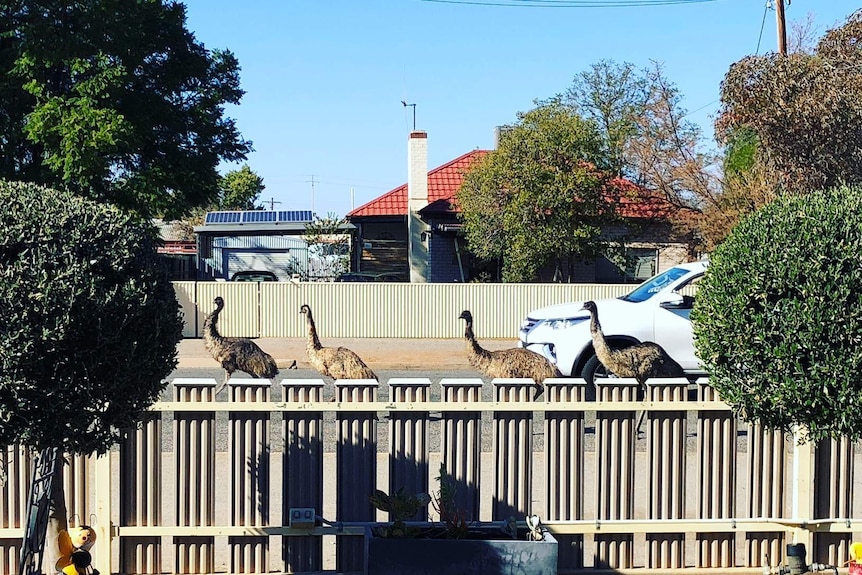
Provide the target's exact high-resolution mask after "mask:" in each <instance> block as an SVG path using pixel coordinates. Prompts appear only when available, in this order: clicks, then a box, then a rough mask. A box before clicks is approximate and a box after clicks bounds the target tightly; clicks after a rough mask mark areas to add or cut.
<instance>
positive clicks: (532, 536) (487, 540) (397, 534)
mask: <svg viewBox="0 0 862 575" xmlns="http://www.w3.org/2000/svg"><path fill="white" fill-rule="evenodd" d="M437 481H438V483H439V489H438V491H437V493H436V494H434V496H433V497H430V496H429V495H428V494H425V493H420V494H416V495H413V494H408V493H405V491H404V489H399V490H397V491H395V492H394V493H393V494H392V495H387V494H386V493H384V492H382V491H379V490H378V491H376V492H375V493H374V495H372V496H371V498H370V500H371V503H372V504H373V505H374V506H375V507H376V508H378V509H380V510H381V511H386V512H388V513H389V515H390V522H389V523H386V524H383V525H379V526H375V527H370V528H368V529H366V533H365V573H366V574H367V575H396V574H411V573H435V574H436V573H442V574H447V573H450V574H456V573H457V574H459V575H460V574H474V573H475V574H477V575H478V574H483V575H488V574H490V575H494V574H498V573H499V574H503V573H524V574H527V575H545V574H548V575H550V574H555V573H556V572H557V541H556V539H554V538H553V536H552V535H551V534H550V533H549V532H548V531H547V530H546V529H544V528H542V526H541V523H540V521H539V519H538V517H537V516H531V517H528V518H526V521H525V522H524V525H518V522H517V521H516V520H515V518H513V517H510V518H509V519H507V520H506V521H503V522H499V523H475V522H469V521H467V520H466V514H465V513H464V512H462V511H461V510H459V509H458V508H457V506H456V505H455V503H454V502H455V491H456V489H457V486H456V483H455V481H454V479H453V478H452V477H451V476H450V475H448V473H446V468H445V467H444V466H443V465H441V466H440V475H439V476H438V477H437ZM429 503H432V504H433V508H434V510H435V511H436V513H437V514H438V516H439V521H438V522H432V523H430V524H417V523H413V524H411V523H408V522H407V519H409V518H410V517H414V516H415V515H416V512H417V511H419V509H421V508H422V507H424V506H426V505H428V504H429Z"/></svg>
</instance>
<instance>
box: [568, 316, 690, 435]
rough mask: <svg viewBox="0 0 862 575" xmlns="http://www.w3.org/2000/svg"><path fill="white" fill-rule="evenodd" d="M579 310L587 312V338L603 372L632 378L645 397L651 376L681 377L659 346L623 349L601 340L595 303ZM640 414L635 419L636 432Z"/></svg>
mask: <svg viewBox="0 0 862 575" xmlns="http://www.w3.org/2000/svg"><path fill="white" fill-rule="evenodd" d="M582 309H585V310H587V311H588V312H590V335H591V336H592V339H593V349H594V350H595V351H596V357H598V358H599V361H600V362H601V363H602V365H603V366H605V368H606V369H608V370H609V371H611V372H613V373H614V374H615V375H617V376H619V377H633V378H634V379H635V380H637V382H638V385H639V386H640V388H641V391H642V392H643V393H644V395H646V389H647V388H646V382H647V379H649V378H651V377H682V376H683V375H685V374H684V372H683V370H682V367H681V366H680V365H679V364H678V363H677V362H676V361H674V359H673V358H672V357H671V356H669V355H668V353H667V352H666V351H665V350H664V348H663V347H662V346H660V345H659V344H657V343H654V342H651V341H644V342H641V343H638V344H635V345H632V346H629V347H626V348H623V349H614V348H612V347H611V346H610V345H608V342H607V340H605V334H604V333H603V332H602V324H600V323H599V310H598V308H597V307H596V302H594V301H588V302H584V307H583V308H582ZM643 418H644V413H642V414H641V416H640V418H639V419H638V424H637V429H638V430H640V426H641V423H642V422H643Z"/></svg>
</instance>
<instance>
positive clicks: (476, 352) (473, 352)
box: [464, 321, 491, 367]
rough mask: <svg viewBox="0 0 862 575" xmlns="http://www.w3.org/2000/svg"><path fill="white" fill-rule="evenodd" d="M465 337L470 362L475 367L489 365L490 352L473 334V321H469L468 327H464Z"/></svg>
mask: <svg viewBox="0 0 862 575" xmlns="http://www.w3.org/2000/svg"><path fill="white" fill-rule="evenodd" d="M464 339H465V340H466V341H467V353H468V354H469V359H470V363H471V364H473V366H474V367H479V366H484V365H487V364H488V363H489V362H490V361H491V354H490V352H488V350H487V349H484V348H483V347H482V346H481V345H479V342H477V341H476V336H475V335H474V334H473V322H471V321H468V322H467V327H465V328H464Z"/></svg>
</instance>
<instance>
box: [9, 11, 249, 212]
mask: <svg viewBox="0 0 862 575" xmlns="http://www.w3.org/2000/svg"><path fill="white" fill-rule="evenodd" d="M185 25H186V14H185V6H184V5H183V4H182V3H179V2H175V1H171V0H136V1H133V2H124V1H120V0H88V1H86V2H61V1H59V0H26V1H25V0H12V1H9V2H6V3H4V4H2V5H0V30H2V33H0V70H2V74H0V95H2V98H0V178H5V179H8V180H18V181H30V182H36V183H41V184H45V185H51V186H54V187H62V188H68V189H70V190H73V191H75V192H76V193H77V194H78V195H81V196H84V197H89V198H92V199H95V200H97V201H105V202H109V203H112V204H116V205H119V206H121V207H124V208H129V209H135V210H138V211H140V212H141V213H148V214H151V215H155V214H159V215H162V216H164V217H166V218H168V219H170V218H173V217H176V216H179V215H182V214H185V213H187V212H188V211H189V210H190V209H191V208H194V207H196V206H203V205H207V204H208V203H210V202H212V201H214V200H216V196H217V190H218V184H219V175H218V171H217V168H218V166H219V164H220V163H221V162H222V161H230V162H234V161H239V160H242V159H243V158H245V156H246V154H247V153H248V152H249V151H250V150H251V146H250V143H249V142H247V141H244V140H243V139H242V137H241V136H240V134H239V131H238V130H237V128H236V125H235V122H234V121H233V120H232V119H230V118H227V117H226V116H225V114H224V108H225V106H226V105H230V104H238V103H239V101H240V98H241V97H242V95H243V92H242V90H241V89H240V86H239V63H238V62H237V59H236V57H235V56H234V55H233V54H232V53H231V52H229V51H227V50H207V49H206V48H205V47H204V46H203V45H202V44H201V43H200V42H198V41H197V40H196V39H195V37H194V35H193V34H192V33H191V32H190V31H189V30H187V29H186V26H185Z"/></svg>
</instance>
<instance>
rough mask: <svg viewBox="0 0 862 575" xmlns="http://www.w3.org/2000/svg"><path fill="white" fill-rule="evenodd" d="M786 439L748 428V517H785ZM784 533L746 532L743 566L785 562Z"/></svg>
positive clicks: (759, 428)
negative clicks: (745, 558) (744, 564)
mask: <svg viewBox="0 0 862 575" xmlns="http://www.w3.org/2000/svg"><path fill="white" fill-rule="evenodd" d="M786 441H787V436H786V435H785V434H784V433H782V432H781V431H775V430H769V429H765V428H764V427H763V426H762V425H760V424H759V423H755V424H749V425H748V516H749V517H783V516H784V478H785V472H784V469H785V466H786V465H787V457H786V456H785V447H786ZM784 540H785V537H784V532H783V531H773V532H769V533H746V534H745V547H746V554H747V561H746V565H749V566H751V567H766V566H771V565H777V564H778V563H780V562H782V560H783V559H784Z"/></svg>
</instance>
